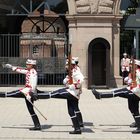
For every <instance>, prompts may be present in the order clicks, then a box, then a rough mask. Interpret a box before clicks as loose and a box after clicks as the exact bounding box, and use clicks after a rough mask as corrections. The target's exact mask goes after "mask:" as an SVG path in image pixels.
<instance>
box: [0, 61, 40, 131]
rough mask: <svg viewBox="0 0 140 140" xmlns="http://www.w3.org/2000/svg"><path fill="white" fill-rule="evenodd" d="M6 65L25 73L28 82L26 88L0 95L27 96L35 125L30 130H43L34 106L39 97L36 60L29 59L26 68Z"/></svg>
mask: <svg viewBox="0 0 140 140" xmlns="http://www.w3.org/2000/svg"><path fill="white" fill-rule="evenodd" d="M4 67H5V68H9V69H12V71H15V72H17V73H21V74H25V75H26V82H25V87H24V88H21V89H19V90H16V91H11V92H5V93H1V94H0V97H19V98H20V97H22V98H25V102H26V105H27V108H28V111H29V113H30V115H31V118H32V120H33V123H34V127H33V128H30V129H29V130H41V125H40V122H39V119H38V116H37V115H36V113H35V111H34V108H33V102H34V101H35V100H36V99H37V98H36V94H35V93H36V89H37V71H36V60H32V59H27V61H26V69H24V68H21V67H17V66H12V65H11V64H5V65H4Z"/></svg>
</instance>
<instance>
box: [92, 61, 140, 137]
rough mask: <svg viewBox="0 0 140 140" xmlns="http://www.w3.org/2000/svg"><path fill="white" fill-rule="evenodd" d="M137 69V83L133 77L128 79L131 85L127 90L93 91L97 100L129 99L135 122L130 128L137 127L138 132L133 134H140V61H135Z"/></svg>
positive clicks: (135, 72) (129, 106) (135, 131)
mask: <svg viewBox="0 0 140 140" xmlns="http://www.w3.org/2000/svg"><path fill="white" fill-rule="evenodd" d="M135 66H136V69H135V71H134V74H135V81H133V79H131V78H132V77H127V78H126V79H125V82H127V84H128V85H129V86H128V87H125V88H120V89H115V90H112V91H111V92H103V93H101V92H98V91H96V90H95V89H92V93H93V94H94V95H95V98H96V99H101V98H112V97H123V98H127V99H128V108H129V110H130V112H131V114H132V115H133V118H134V120H135V122H134V123H132V124H131V125H130V127H137V129H136V130H134V131H132V133H133V134H137V133H140V113H139V101H140V61H139V60H135Z"/></svg>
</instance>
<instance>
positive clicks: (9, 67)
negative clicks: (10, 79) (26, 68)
mask: <svg viewBox="0 0 140 140" xmlns="http://www.w3.org/2000/svg"><path fill="white" fill-rule="evenodd" d="M4 67H5V68H8V69H11V68H12V65H11V64H5V66H4Z"/></svg>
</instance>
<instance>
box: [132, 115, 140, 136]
mask: <svg viewBox="0 0 140 140" xmlns="http://www.w3.org/2000/svg"><path fill="white" fill-rule="evenodd" d="M135 120H136V124H137V129H136V130H133V131H132V133H133V134H139V133H140V115H139V116H135Z"/></svg>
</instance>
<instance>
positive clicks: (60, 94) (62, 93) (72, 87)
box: [38, 59, 84, 134]
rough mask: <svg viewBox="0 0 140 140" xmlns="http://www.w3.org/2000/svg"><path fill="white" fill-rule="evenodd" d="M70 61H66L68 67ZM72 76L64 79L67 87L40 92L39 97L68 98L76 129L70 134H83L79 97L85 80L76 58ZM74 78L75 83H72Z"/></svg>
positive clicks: (73, 63)
mask: <svg viewBox="0 0 140 140" xmlns="http://www.w3.org/2000/svg"><path fill="white" fill-rule="evenodd" d="M68 63H69V61H67V62H66V69H69V65H68ZM69 72H71V74H72V75H71V77H69V75H67V76H66V78H65V79H64V80H63V84H64V85H65V88H61V89H58V90H56V91H52V92H49V93H48V92H43V93H39V94H38V98H39V99H49V98H58V99H66V100H67V107H68V113H69V115H70V118H71V120H72V124H73V127H74V131H71V132H70V134H81V133H82V132H81V127H83V118H82V114H81V112H80V109H79V99H80V94H81V93H82V83H83V81H84V76H83V74H82V73H81V71H80V68H79V67H78V65H77V64H76V61H75V60H74V59H72V60H71V69H70V71H69ZM71 78H72V81H73V83H70V79H71Z"/></svg>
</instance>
